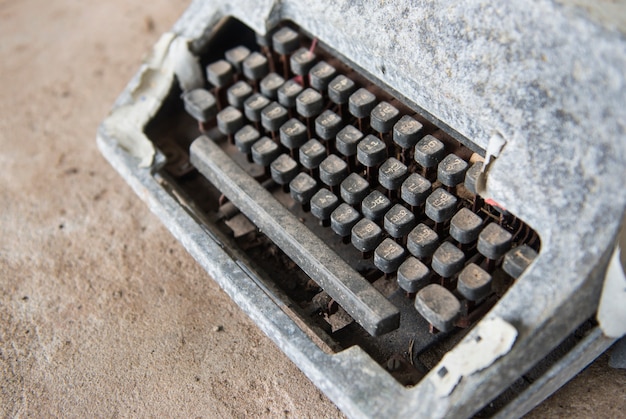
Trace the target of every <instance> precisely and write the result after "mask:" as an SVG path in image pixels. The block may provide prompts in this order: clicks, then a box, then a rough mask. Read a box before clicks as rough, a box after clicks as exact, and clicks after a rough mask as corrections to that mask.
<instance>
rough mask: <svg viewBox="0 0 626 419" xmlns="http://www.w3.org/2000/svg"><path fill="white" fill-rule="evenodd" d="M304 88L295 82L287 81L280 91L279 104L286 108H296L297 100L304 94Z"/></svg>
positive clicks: (278, 93)
mask: <svg viewBox="0 0 626 419" xmlns="http://www.w3.org/2000/svg"><path fill="white" fill-rule="evenodd" d="M302 90H303V88H302V86H301V85H300V84H299V83H298V82H296V81H295V80H293V79H292V80H287V81H286V82H285V83H284V84H283V85H282V86H280V88H279V89H278V92H277V95H278V103H280V104H281V105H283V106H284V107H286V108H293V107H295V106H296V98H297V97H298V95H299V94H300V93H301V92H302Z"/></svg>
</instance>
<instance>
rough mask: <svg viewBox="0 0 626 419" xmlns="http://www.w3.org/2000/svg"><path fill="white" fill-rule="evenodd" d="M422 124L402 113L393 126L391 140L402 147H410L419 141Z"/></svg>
mask: <svg viewBox="0 0 626 419" xmlns="http://www.w3.org/2000/svg"><path fill="white" fill-rule="evenodd" d="M422 128H423V125H422V124H421V123H419V122H418V121H416V120H415V119H414V118H412V117H410V116H408V115H404V116H403V117H402V118H400V120H399V121H398V122H396V124H395V125H394V126H393V141H394V142H395V143H396V144H398V145H399V146H400V147H402V148H411V147H413V146H414V145H415V144H417V142H418V141H419V137H420V134H421V131H422Z"/></svg>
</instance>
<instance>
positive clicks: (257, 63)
mask: <svg viewBox="0 0 626 419" xmlns="http://www.w3.org/2000/svg"><path fill="white" fill-rule="evenodd" d="M242 68H243V74H244V75H245V76H246V77H247V78H248V79H250V80H261V79H262V78H263V77H265V76H266V75H267V73H268V72H269V65H268V62H267V58H265V56H264V55H263V54H261V53H258V52H253V53H252V54H250V55H248V56H247V57H246V59H245V60H243V64H242Z"/></svg>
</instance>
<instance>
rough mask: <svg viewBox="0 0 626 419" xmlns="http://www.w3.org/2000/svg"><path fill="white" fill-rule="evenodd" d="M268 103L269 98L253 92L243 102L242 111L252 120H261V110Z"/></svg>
mask: <svg viewBox="0 0 626 419" xmlns="http://www.w3.org/2000/svg"><path fill="white" fill-rule="evenodd" d="M269 104H270V100H269V99H268V98H266V97H265V96H263V95H262V94H260V93H254V94H253V95H252V96H250V97H249V98H248V99H246V100H245V101H244V102H243V112H244V113H245V114H246V118H248V119H249V120H250V121H252V122H260V121H261V111H262V110H263V109H264V108H265V107H266V106H267V105H269Z"/></svg>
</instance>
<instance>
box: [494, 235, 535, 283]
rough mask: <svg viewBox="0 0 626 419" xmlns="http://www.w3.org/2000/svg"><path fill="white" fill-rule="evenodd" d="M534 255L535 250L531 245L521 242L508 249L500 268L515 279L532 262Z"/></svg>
mask: <svg viewBox="0 0 626 419" xmlns="http://www.w3.org/2000/svg"><path fill="white" fill-rule="evenodd" d="M536 257H537V252H535V251H534V250H533V248H532V247H530V246H527V245H525V244H523V245H521V246H518V247H516V248H515V249H512V250H509V251H508V252H507V253H506V255H504V262H503V263H502V269H504V272H506V273H507V274H509V275H511V276H512V277H513V278H515V279H517V278H519V277H520V276H521V275H522V273H523V272H524V271H525V270H526V268H528V266H529V265H530V264H531V263H533V260H535V258H536Z"/></svg>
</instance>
